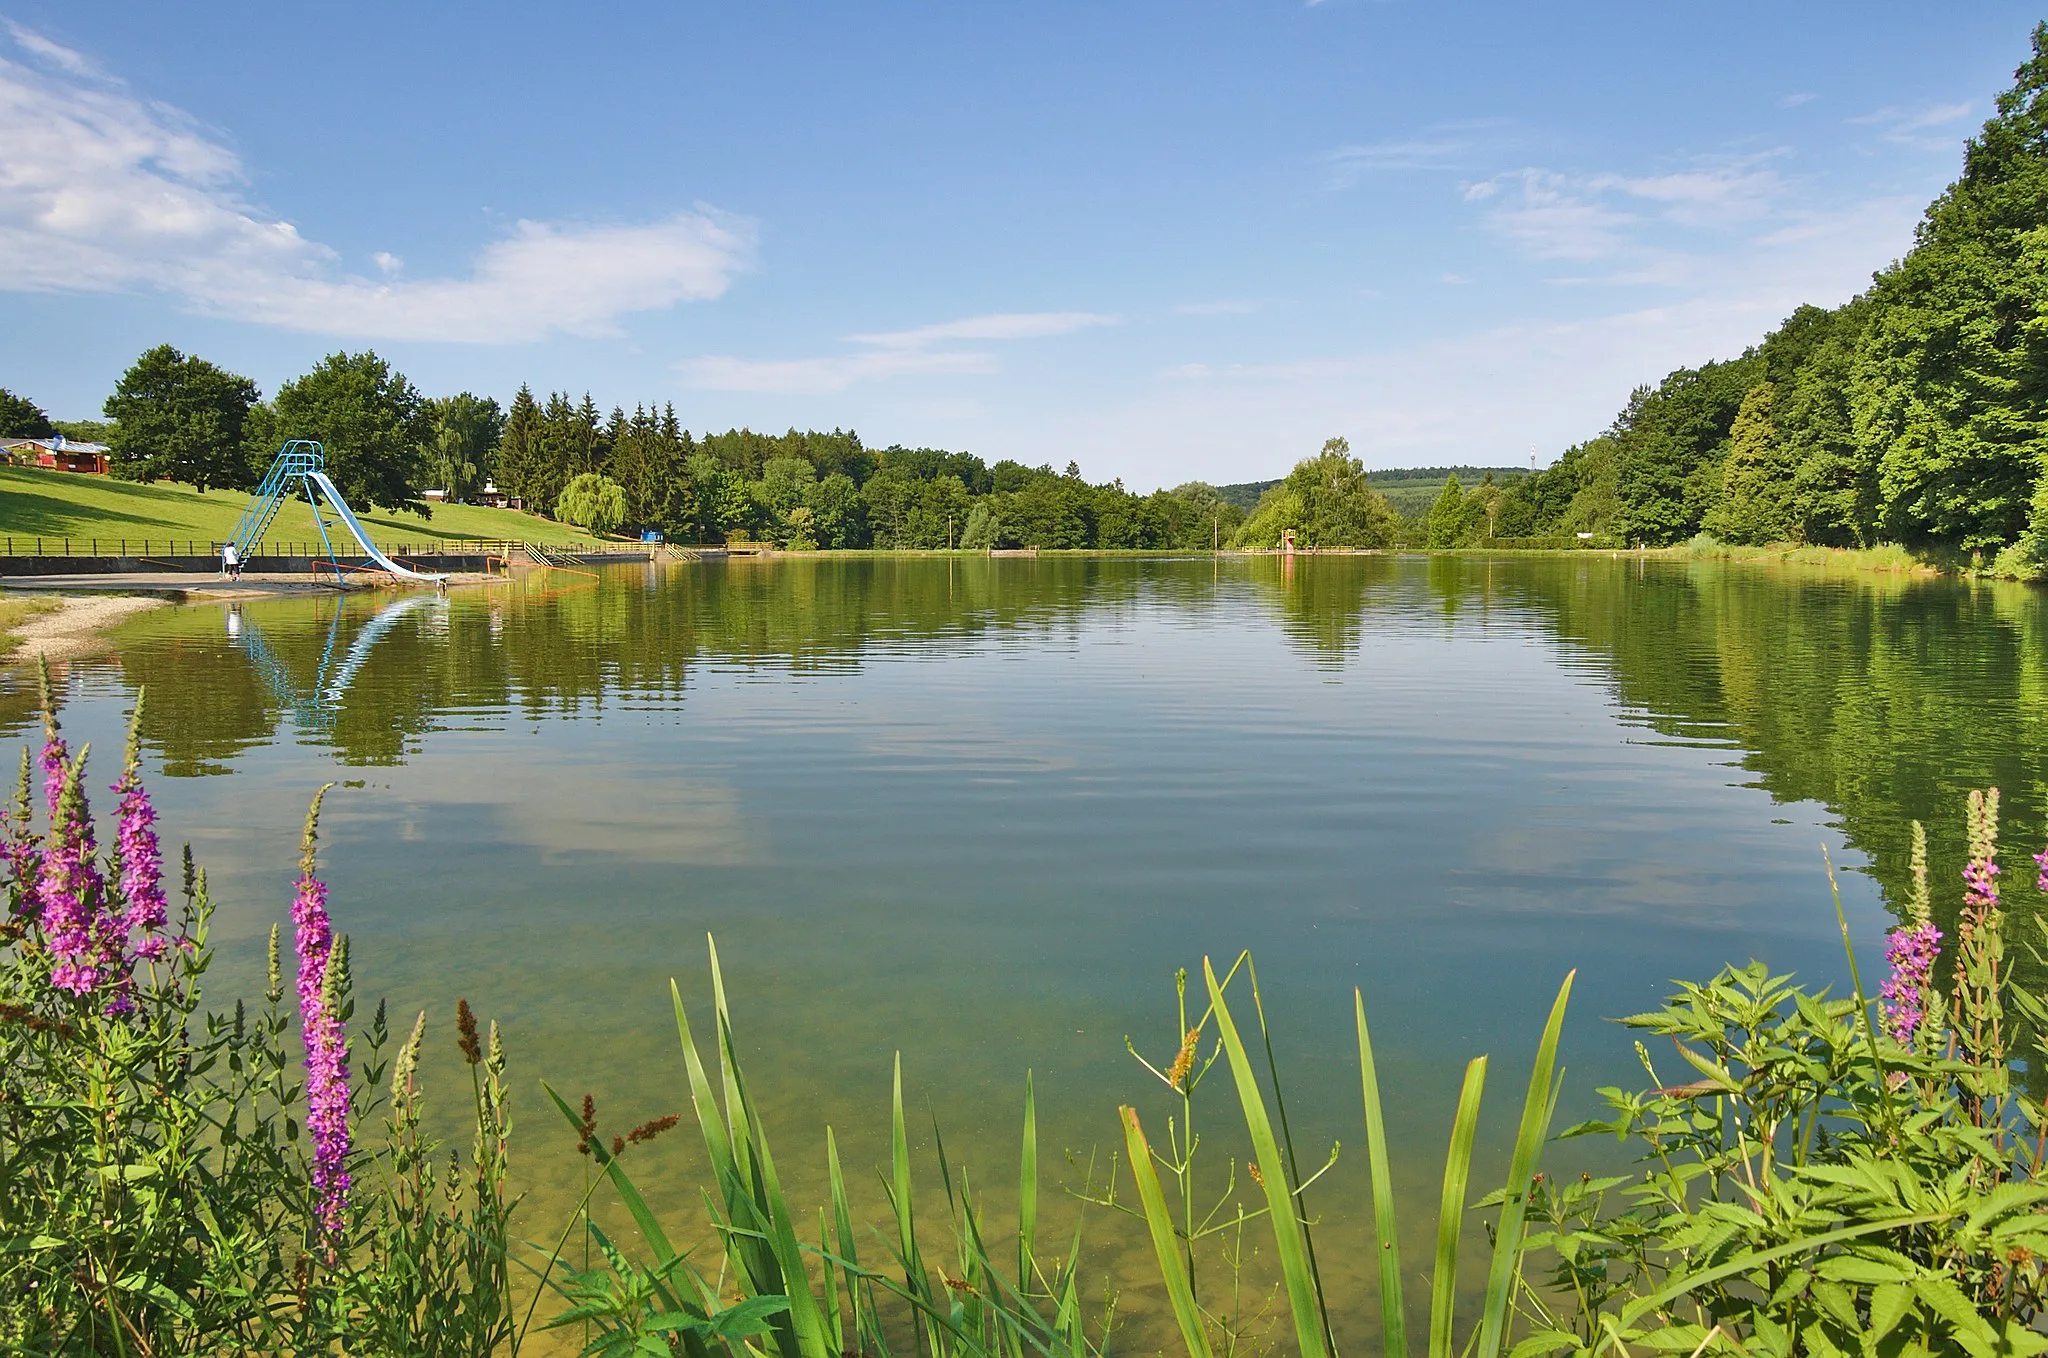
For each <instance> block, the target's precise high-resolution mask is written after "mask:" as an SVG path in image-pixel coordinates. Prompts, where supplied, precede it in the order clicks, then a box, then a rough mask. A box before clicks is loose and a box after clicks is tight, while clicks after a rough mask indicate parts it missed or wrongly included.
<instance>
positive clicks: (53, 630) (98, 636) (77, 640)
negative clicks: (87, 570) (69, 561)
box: [7, 594, 166, 664]
mask: <svg viewBox="0 0 2048 1358" xmlns="http://www.w3.org/2000/svg"><path fill="white" fill-rule="evenodd" d="M54 602H55V603H56V605H57V607H55V608H53V609H51V610H49V611H48V612H46V613H35V614H31V615H30V616H28V617H26V618H23V619H22V620H21V621H20V622H18V623H16V624H15V625H14V626H13V627H12V628H11V629H10V635H12V636H15V637H18V638H19V639H20V641H21V645H20V646H18V647H17V648H16V649H15V651H14V652H13V654H11V655H9V656H8V657H7V663H10V664H20V663H21V662H23V661H28V660H34V659H36V658H37V657H38V656H40V657H41V658H43V659H44V660H70V659H73V658H74V657H77V656H81V655H89V654H92V653H93V652H95V651H99V650H103V649H104V648H105V646H106V640H107V638H106V632H107V630H108V629H109V628H111V627H113V626H114V625H115V624H116V623H119V622H121V621H122V620H123V619H125V618H129V617H132V616H134V615H135V614H137V613H141V612H145V611H147V610H149V609H152V608H161V607H163V606H164V603H165V602H166V601H165V600H163V599H152V598H146V597H142V596H138V595H133V594H99V595H92V596H89V597H85V598H69V597H66V598H59V599H57V600H55V601H54Z"/></svg>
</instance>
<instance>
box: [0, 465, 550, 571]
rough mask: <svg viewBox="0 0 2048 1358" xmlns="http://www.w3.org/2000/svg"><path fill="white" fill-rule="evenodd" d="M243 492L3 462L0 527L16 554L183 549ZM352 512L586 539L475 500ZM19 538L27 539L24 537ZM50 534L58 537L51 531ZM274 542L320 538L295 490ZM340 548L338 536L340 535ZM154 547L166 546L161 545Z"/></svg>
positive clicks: (234, 511) (469, 529) (452, 531)
mask: <svg viewBox="0 0 2048 1358" xmlns="http://www.w3.org/2000/svg"><path fill="white" fill-rule="evenodd" d="M248 503H249V496H248V494H247V493H246V492H244V491H239V490H215V491H208V492H207V493H206V494H204V495H202V494H200V493H199V492H198V491H196V490H193V489H192V488H191V487H190V486H178V485H172V484H170V483H169V482H161V481H160V482H157V483H155V484H153V485H142V484H140V483H138V482H134V481H117V480H115V479H114V478H113V477H111V476H82V475H79V474H77V473H75V472H55V471H43V470H40V469H38V468H33V467H0V537H11V538H13V539H14V542H13V550H14V551H15V552H16V553H17V554H23V553H28V552H33V551H34V550H35V544H34V541H33V539H35V538H38V537H40V538H42V539H43V550H44V551H45V552H50V553H54V552H57V551H59V550H61V540H62V539H64V538H69V539H71V550H72V551H74V552H86V551H89V550H91V542H92V540H93V539H95V538H97V539H98V540H99V550H100V551H101V552H112V551H114V550H116V549H117V548H118V547H119V545H120V542H121V540H122V539H124V538H125V539H127V540H128V543H129V549H130V550H131V551H139V550H140V547H139V544H140V543H141V542H143V541H146V540H151V539H154V540H155V541H156V542H157V543H164V542H166V541H167V540H174V541H176V542H177V543H178V545H179V550H181V551H182V550H183V547H184V543H185V542H186V540H188V539H189V540H191V541H193V542H194V543H195V544H202V545H200V546H199V547H198V550H200V551H202V552H203V551H205V550H206V548H205V547H204V545H203V544H204V543H207V542H218V541H221V540H223V539H225V538H226V537H227V536H228V534H230V533H232V532H233V531H234V527H235V521H236V520H237V519H239V518H241V516H242V510H243V509H244V508H245V507H247V505H248ZM352 507H353V508H354V509H355V511H356V517H357V518H359V519H361V520H362V521H363V526H364V527H365V528H368V529H369V530H370V536H371V537H373V538H375V539H376V541H377V544H378V545H379V546H380V547H381V546H398V545H404V544H414V545H417V546H421V547H428V546H433V545H435V544H438V543H447V542H461V541H472V542H474V541H478V540H490V541H499V540H504V539H510V540H512V541H515V542H540V543H557V542H561V543H566V542H576V541H585V542H587V541H589V540H590V534H588V533H585V532H584V531H583V530H582V529H580V528H576V527H574V526H572V525H570V524H565V523H554V522H551V521H550V520H547V519H542V518H536V517H535V516H534V515H531V514H522V513H520V512H519V511H517V510H512V509H484V508H482V507H480V506H477V505H438V506H436V507H435V509H434V513H433V517H432V518H430V519H423V518H421V517H420V516H419V515H417V514H394V513H387V512H385V511H382V510H373V511H366V510H364V508H363V507H362V506H360V505H356V506H352ZM327 531H328V532H329V533H330V534H339V535H340V537H341V539H342V541H343V542H346V541H347V539H348V534H347V533H346V532H345V531H343V530H342V529H341V528H340V527H339V526H338V525H337V524H335V523H334V522H333V520H332V518H331V517H330V518H329V521H328V530H327ZM23 539H29V541H28V542H26V543H24V541H23ZM53 539H54V540H56V541H53ZM265 541H266V543H268V544H269V545H271V546H280V545H282V544H284V543H289V542H302V543H316V544H317V543H318V542H319V541H320V535H319V533H318V532H317V531H315V529H314V527H313V514H312V511H311V510H309V509H308V508H307V507H306V502H305V501H304V500H303V499H301V500H297V501H294V502H292V503H290V504H287V505H286V506H285V507H284V509H283V511H282V512H280V513H279V514H278V516H277V523H276V524H275V525H274V526H273V527H272V528H271V530H270V533H269V535H268V536H267V537H266V539H265ZM336 548H337V550H340V548H341V544H340V543H337V544H336ZM154 550H156V551H159V552H161V551H164V550H166V549H165V548H164V547H162V546H159V547H156V548H155V549H154Z"/></svg>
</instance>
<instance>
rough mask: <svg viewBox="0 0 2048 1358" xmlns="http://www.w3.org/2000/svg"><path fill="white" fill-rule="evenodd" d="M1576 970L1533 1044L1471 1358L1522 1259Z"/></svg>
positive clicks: (1502, 1320) (1500, 1312) (1484, 1345)
mask: <svg viewBox="0 0 2048 1358" xmlns="http://www.w3.org/2000/svg"><path fill="white" fill-rule="evenodd" d="M1578 974H1579V973H1578V972H1577V971H1575V970H1574V971H1569V972H1566V973H1565V978H1564V984H1563V985H1561V986H1559V987H1558V988H1557V998H1556V999H1555V1000H1554V1001H1552V1002H1551V1005H1550V1018H1549V1020H1548V1021H1547V1022H1546V1023H1545V1024H1544V1025H1543V1040H1542V1041H1541V1042H1539V1043H1538V1044H1537V1045H1536V1065H1535V1068H1534V1069H1533V1070H1531V1071H1530V1072H1529V1093H1528V1096H1527V1097H1526V1098H1525V1099H1523V1101H1522V1125H1521V1128H1520V1129H1519V1130H1518V1131H1517V1132H1516V1134H1515V1154H1514V1158H1513V1159H1512V1160H1510V1161H1509V1162H1508V1185H1507V1198H1506V1200H1505V1201H1503V1202H1502V1203H1501V1206H1500V1228H1499V1230H1498V1231H1497V1232H1496V1233H1495V1235H1494V1238H1493V1263H1492V1266H1491V1267H1490V1268H1488V1270H1487V1274H1486V1309H1485V1310H1484V1311H1483V1312H1482V1313H1481V1316H1480V1321H1479V1351H1478V1353H1477V1355H1476V1358H1494V1355H1495V1354H1497V1353H1499V1352H1500V1350H1501V1344H1502V1340H1503V1338H1504V1335H1503V1331H1504V1330H1505V1329H1506V1326H1507V1314H1508V1302H1509V1300H1510V1299H1511V1298H1512V1296H1513V1293H1514V1289H1515V1278H1516V1275H1517V1273H1518V1271H1519V1265H1520V1262H1521V1257H1522V1223H1523V1221H1524V1219H1525V1218H1526V1217H1527V1216H1528V1212H1529V1190H1530V1189H1531V1188H1532V1187H1533V1186H1534V1184H1535V1177H1536V1160H1537V1157H1538V1156H1539V1155H1541V1154H1542V1151H1543V1138H1544V1137H1545V1136H1547V1135H1548V1134H1549V1132H1550V1114H1551V1109H1552V1108H1553V1107H1555V1105H1556V1099H1557V1042H1558V1037H1559V1035H1560V1034H1561V1033H1562V1032H1563V1031H1564V1011H1565V1006H1566V1005H1567V1004H1568V1003H1569V1002H1570V1000H1571V997H1572V982H1573V981H1574V980H1575V979H1577V977H1578Z"/></svg>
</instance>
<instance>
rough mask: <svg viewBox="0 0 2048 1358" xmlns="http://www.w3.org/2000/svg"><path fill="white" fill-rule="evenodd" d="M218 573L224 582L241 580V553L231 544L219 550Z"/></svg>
mask: <svg viewBox="0 0 2048 1358" xmlns="http://www.w3.org/2000/svg"><path fill="white" fill-rule="evenodd" d="M220 573H221V578H222V579H224V580H239V579H241V578H242V553H241V551H240V550H239V549H238V548H237V547H236V546H235V544H234V543H232V542H230V543H228V544H227V545H226V546H225V547H222V548H221V549H220Z"/></svg>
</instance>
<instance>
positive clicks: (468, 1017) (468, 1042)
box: [455, 1000, 484, 1066]
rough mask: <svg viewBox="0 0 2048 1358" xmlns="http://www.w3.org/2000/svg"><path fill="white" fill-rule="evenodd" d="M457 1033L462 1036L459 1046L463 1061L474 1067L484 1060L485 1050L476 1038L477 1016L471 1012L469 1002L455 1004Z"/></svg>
mask: <svg viewBox="0 0 2048 1358" xmlns="http://www.w3.org/2000/svg"><path fill="white" fill-rule="evenodd" d="M455 1031H456V1032H458V1033H460V1034H461V1039H460V1041H459V1042H458V1044H457V1045H459V1046H460V1047H461V1048H462V1059H463V1060H464V1061H467V1062H468V1063H469V1064H470V1065H472V1066H473V1065H475V1064H476V1063H477V1062H479V1061H481V1060H483V1059H484V1054H483V1048H482V1047H481V1046H479V1045H478V1043H477V1038H476V1015H475V1013H473V1012H472V1011H471V1010H470V1007H469V1001H468V1000H457V1001H456V1002H455Z"/></svg>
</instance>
